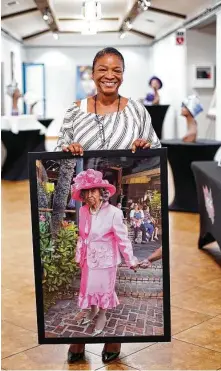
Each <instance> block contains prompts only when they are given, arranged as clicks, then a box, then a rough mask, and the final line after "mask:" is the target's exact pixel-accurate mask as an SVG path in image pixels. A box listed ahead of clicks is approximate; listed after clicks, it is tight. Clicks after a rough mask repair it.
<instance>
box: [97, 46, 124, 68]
mask: <svg viewBox="0 0 221 371" xmlns="http://www.w3.org/2000/svg"><path fill="white" fill-rule="evenodd" d="M107 54H114V55H116V56H117V57H118V58H120V60H121V61H122V64H123V71H124V69H125V62H124V57H123V55H122V54H121V53H120V52H119V51H118V50H117V49H115V48H112V47H108V48H104V49H102V50H100V51H99V52H98V53H97V54H96V55H95V57H94V60H93V67H92V71H93V72H94V67H95V64H96V62H97V61H98V59H99V58H101V57H103V56H104V55H107Z"/></svg>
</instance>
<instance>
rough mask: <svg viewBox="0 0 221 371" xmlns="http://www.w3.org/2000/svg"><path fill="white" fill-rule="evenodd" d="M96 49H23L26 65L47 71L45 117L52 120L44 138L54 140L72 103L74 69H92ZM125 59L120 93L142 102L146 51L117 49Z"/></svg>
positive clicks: (146, 75)
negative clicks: (39, 65)
mask: <svg viewBox="0 0 221 371" xmlns="http://www.w3.org/2000/svg"><path fill="white" fill-rule="evenodd" d="M100 49H101V48H100V47H99V48H96V47H85V48H80V47H79V48H78V47H70V48H66V47H63V48H61V47H60V48H51V47H48V48H26V61H27V62H32V63H38V62H39V63H44V64H45V68H46V110H47V112H46V115H47V117H53V118H55V121H54V123H53V124H52V125H51V126H50V129H49V130H48V133H47V135H48V136H56V135H57V134H58V131H59V128H60V126H61V123H62V120H63V117H64V112H65V110H66V109H67V108H68V106H69V105H70V104H71V103H72V102H73V101H75V97H76V89H75V84H76V66H77V65H87V64H88V65H91V64H92V61H93V58H94V56H95V54H96V53H97V51H98V50H100ZM118 49H119V51H120V52H122V54H123V56H124V58H125V64H126V70H125V75H124V82H123V85H122V87H121V89H120V93H121V95H123V96H126V97H132V98H134V99H139V98H143V97H144V96H145V95H146V94H147V91H148V80H149V77H150V64H149V48H147V47H121V48H118Z"/></svg>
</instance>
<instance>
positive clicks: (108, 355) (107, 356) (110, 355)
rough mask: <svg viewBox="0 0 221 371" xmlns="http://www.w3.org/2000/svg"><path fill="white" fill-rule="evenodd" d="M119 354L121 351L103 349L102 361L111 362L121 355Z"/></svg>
mask: <svg viewBox="0 0 221 371" xmlns="http://www.w3.org/2000/svg"><path fill="white" fill-rule="evenodd" d="M119 355H120V352H106V351H105V350H103V352H102V361H103V362H104V363H106V362H111V361H113V360H114V359H116V358H117V357H119Z"/></svg>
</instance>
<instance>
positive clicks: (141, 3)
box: [137, 0, 151, 11]
mask: <svg viewBox="0 0 221 371" xmlns="http://www.w3.org/2000/svg"><path fill="white" fill-rule="evenodd" d="M137 4H138V7H139V9H140V10H141V11H145V10H147V9H148V7H149V6H151V1H148V0H138V3H137Z"/></svg>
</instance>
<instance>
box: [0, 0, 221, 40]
mask: <svg viewBox="0 0 221 371" xmlns="http://www.w3.org/2000/svg"><path fill="white" fill-rule="evenodd" d="M9 1H12V0H1V6H2V16H3V17H4V16H6V15H10V14H14V13H18V12H21V11H26V10H28V9H33V8H35V7H36V3H35V1H34V0H18V1H19V4H15V5H12V6H7V5H6V4H7V3H8V2H9ZM136 1H137V0H100V2H101V7H102V18H105V20H104V19H101V20H99V21H98V22H97V27H98V34H97V35H93V36H90V35H89V36H85V35H81V30H82V28H83V26H84V25H85V21H84V20H82V14H81V8H82V3H83V0H49V4H50V7H51V9H52V12H53V15H54V16H55V19H56V23H57V26H58V30H59V32H60V34H59V39H58V40H54V38H53V37H52V33H51V32H48V33H47V34H39V35H35V34H36V33H40V32H42V31H44V30H46V29H48V24H47V22H45V21H44V20H43V19H42V14H41V12H40V11H38V10H37V11H32V12H30V13H27V14H23V15H18V16H13V17H11V18H7V19H3V20H2V28H3V29H4V27H5V29H7V30H8V31H11V32H12V33H13V34H14V35H15V34H16V35H17V36H18V37H20V38H26V37H27V36H31V35H33V37H31V38H28V39H25V40H24V43H25V45H69V46H70V45H91V44H92V43H93V44H94V45H100V44H102V45H109V44H111V45H125V44H126V45H129V44H131V45H148V44H150V43H151V42H152V41H153V39H151V38H148V37H146V36H145V35H143V34H148V35H152V36H154V37H159V36H160V35H162V34H163V32H165V31H166V30H167V29H173V28H174V27H176V26H177V25H178V26H179V25H180V26H182V24H183V22H184V19H182V18H178V17H176V16H174V15H168V14H164V13H160V12H155V11H151V10H147V11H145V12H142V13H141V14H140V15H138V16H137V17H136V19H135V20H134V22H133V30H134V31H135V32H134V33H132V32H131V33H128V34H127V36H126V37H125V38H124V39H120V38H119V36H120V33H119V30H120V28H121V26H122V21H123V20H124V19H125V18H126V17H127V15H128V11H129V10H130V9H131V8H132V6H133V4H134V3H136ZM218 1H219V0H152V4H151V6H152V7H154V8H157V9H161V10H165V11H169V12H175V13H179V14H183V15H186V16H187V18H189V17H190V16H192V15H193V14H196V11H198V13H199V11H202V10H204V9H206V8H207V7H209V6H212V5H215V4H216V3H217V2H218ZM62 18H63V20H62ZM71 32H72V33H71ZM136 32H139V34H138V33H136Z"/></svg>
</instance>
